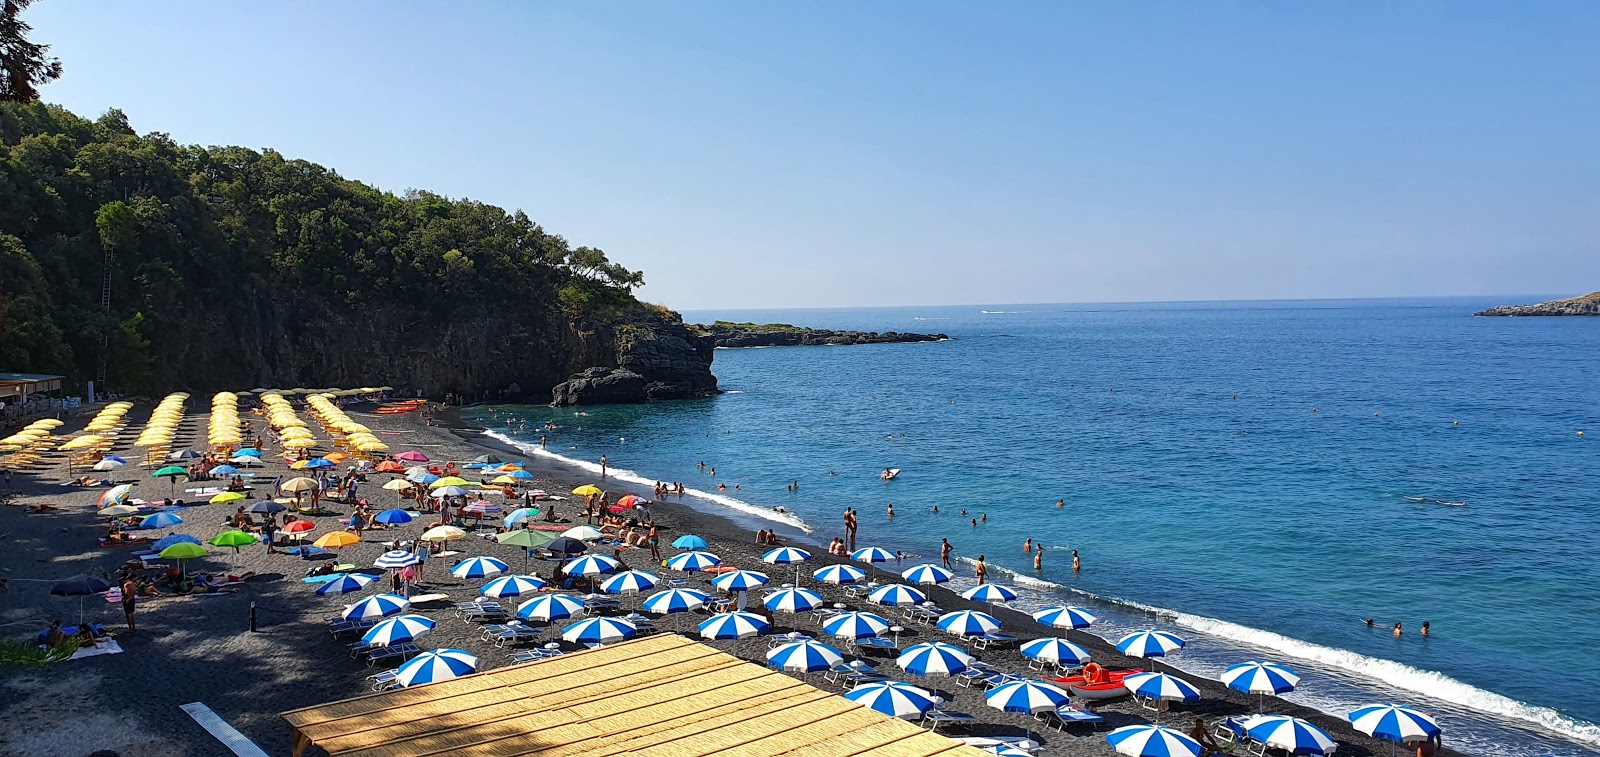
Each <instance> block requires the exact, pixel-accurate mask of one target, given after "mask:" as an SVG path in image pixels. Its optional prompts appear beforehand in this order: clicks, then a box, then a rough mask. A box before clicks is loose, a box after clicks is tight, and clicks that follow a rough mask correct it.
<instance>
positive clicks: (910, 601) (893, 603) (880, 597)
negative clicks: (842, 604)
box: [867, 584, 928, 607]
mask: <svg viewBox="0 0 1600 757" xmlns="http://www.w3.org/2000/svg"><path fill="white" fill-rule="evenodd" d="M867 599H868V600H869V601H871V602H872V603H873V604H879V605H886V606H889V607H905V606H906V605H920V604H922V603H923V602H926V601H928V595H926V594H923V593H922V592H920V591H917V590H916V589H913V588H911V587H910V586H904V585H901V584H888V585H885V586H879V587H878V588H876V589H873V590H872V593H871V594H868V595H867Z"/></svg>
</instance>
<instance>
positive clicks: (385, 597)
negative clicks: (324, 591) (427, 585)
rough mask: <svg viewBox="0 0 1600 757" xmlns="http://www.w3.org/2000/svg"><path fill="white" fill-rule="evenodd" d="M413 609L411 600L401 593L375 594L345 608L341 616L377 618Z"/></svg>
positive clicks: (362, 618) (357, 618)
mask: <svg viewBox="0 0 1600 757" xmlns="http://www.w3.org/2000/svg"><path fill="white" fill-rule="evenodd" d="M409 609H411V600H409V599H406V598H405V597H402V596H400V595H399V594H375V595H373V596H370V597H367V598H366V599H363V600H361V601H359V602H356V603H355V604H353V605H350V606H349V607H347V608H345V611H344V612H342V613H340V617H342V618H344V619H345V620H376V619H378V618H387V617H389V616H390V615H399V614H400V613H403V612H405V611H406V610H409Z"/></svg>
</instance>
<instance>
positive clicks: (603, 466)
mask: <svg viewBox="0 0 1600 757" xmlns="http://www.w3.org/2000/svg"><path fill="white" fill-rule="evenodd" d="M600 477H601V478H605V477H606V456H605V455H601V456H600Z"/></svg>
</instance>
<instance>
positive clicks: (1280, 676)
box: [1222, 660, 1300, 712]
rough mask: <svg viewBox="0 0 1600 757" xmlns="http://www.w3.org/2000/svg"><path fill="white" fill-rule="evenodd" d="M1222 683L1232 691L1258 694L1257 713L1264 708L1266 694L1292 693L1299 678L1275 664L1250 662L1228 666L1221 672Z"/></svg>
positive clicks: (1297, 684) (1298, 682)
mask: <svg viewBox="0 0 1600 757" xmlns="http://www.w3.org/2000/svg"><path fill="white" fill-rule="evenodd" d="M1222 682H1223V683H1224V684H1227V686H1228V688H1230V689H1233V690H1234V691H1242V692H1244V693H1246V694H1260V695H1261V696H1260V698H1259V700H1258V703H1257V705H1258V710H1257V711H1258V712H1259V711H1260V710H1259V708H1264V707H1265V706H1266V699H1267V695H1268V694H1282V693H1284V692H1286V691H1294V687H1296V686H1299V685H1300V676H1297V675H1295V673H1294V671H1292V670H1290V669H1288V668H1286V667H1284V666H1282V665H1278V664H1276V663H1271V662H1257V661H1255V660H1251V661H1250V662H1241V663H1239V664H1238V665H1229V666H1228V669H1227V670H1224V671H1222Z"/></svg>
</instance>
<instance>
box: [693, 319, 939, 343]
mask: <svg viewBox="0 0 1600 757" xmlns="http://www.w3.org/2000/svg"><path fill="white" fill-rule="evenodd" d="M693 328H697V329H699V330H701V331H702V332H704V333H706V334H709V335H710V336H711V338H712V340H714V342H715V343H716V346H718V347H728V348H732V347H803V346H810V345H818V344H827V345H844V344H894V343H904V342H942V341H944V340H946V339H949V338H950V337H948V336H946V335H944V334H902V333H900V332H898V331H885V332H882V333H879V332H876V331H835V330H833V329H811V328H805V327H803V326H791V325H789V324H787V323H762V324H757V323H729V322H727V321H717V322H716V323H712V324H709V325H699V326H694V327H693Z"/></svg>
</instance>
